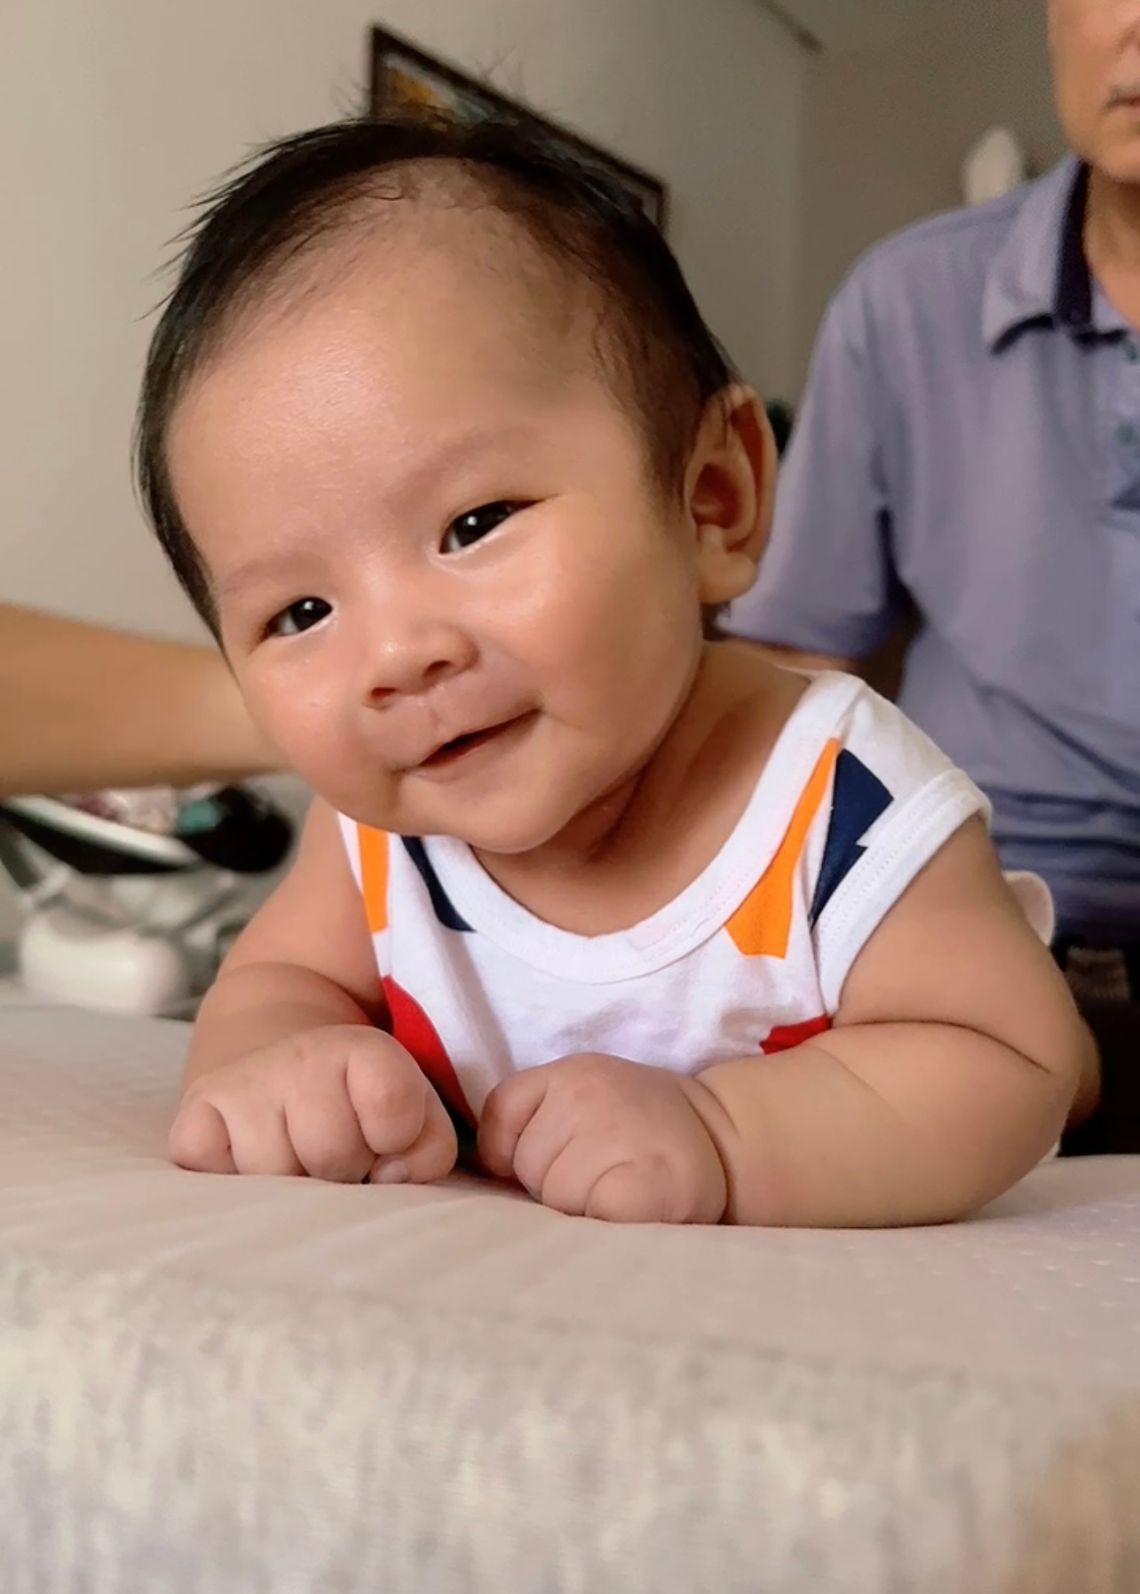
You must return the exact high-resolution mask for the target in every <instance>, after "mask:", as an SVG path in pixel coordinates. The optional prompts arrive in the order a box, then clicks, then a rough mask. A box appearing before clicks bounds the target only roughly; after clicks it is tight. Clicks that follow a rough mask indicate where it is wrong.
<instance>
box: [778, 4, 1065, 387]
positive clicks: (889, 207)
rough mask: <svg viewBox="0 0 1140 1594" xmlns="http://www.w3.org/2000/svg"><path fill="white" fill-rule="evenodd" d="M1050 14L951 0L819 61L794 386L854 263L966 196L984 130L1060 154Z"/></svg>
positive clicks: (1039, 7)
mask: <svg viewBox="0 0 1140 1594" xmlns="http://www.w3.org/2000/svg"><path fill="white" fill-rule="evenodd" d="M854 3H856V0H853V4H854ZM1044 17H1045V7H1044V5H1043V3H1042V0H954V3H953V4H952V5H946V6H945V7H944V13H943V15H942V16H941V18H940V19H939V20H938V21H937V22H936V23H933V24H930V25H927V26H926V27H924V28H922V29H920V30H918V31H915V32H913V33H908V34H906V35H904V36H902V37H900V38H898V39H897V40H895V41H894V42H893V43H892V44H891V45H890V46H889V47H886V48H876V49H862V50H851V51H844V52H838V53H825V54H822V55H818V56H815V57H813V58H812V61H811V65H810V70H809V73H808V78H807V89H806V94H805V119H804V141H803V146H802V149H803V162H804V164H803V170H802V187H801V195H802V210H801V231H800V234H799V240H798V242H799V249H798V253H799V256H800V260H801V274H800V289H799V294H800V297H799V306H798V335H797V355H796V362H795V364H796V383H797V385H798V381H799V380H800V379H801V378H802V373H803V372H804V371H805V369H806V364H807V358H808V354H809V352H810V349H811V344H812V341H813V339H814V336H815V330H816V327H817V325H818V321H819V317H820V315H821V313H822V311H823V309H824V307H825V305H826V304H827V301H828V299H829V298H830V297H831V294H832V293H833V292H834V291H835V288H836V287H837V286H838V284H839V282H840V281H841V280H842V278H843V276H844V274H845V273H846V271H847V270H848V268H849V267H850V266H851V264H852V263H853V262H854V261H855V259H856V258H857V257H858V256H859V255H860V254H861V253H862V252H863V251H864V250H865V249H866V248H868V247H869V246H870V245H871V244H873V243H875V242H876V241H877V240H878V239H880V238H883V237H885V236H886V235H887V234H888V233H891V232H894V231H896V230H897V229H898V228H900V227H903V226H906V225H907V224H908V223H909V222H912V221H916V220H918V219H919V218H920V217H922V216H927V215H931V214H933V213H934V212H935V211H938V210H945V209H949V208H950V207H952V206H954V205H958V204H960V203H961V187H960V181H959V174H960V169H961V165H962V161H963V159H964V157H965V154H966V151H967V150H968V149H969V147H970V145H971V144H972V143H973V141H974V140H975V139H976V138H977V137H978V136H979V135H980V134H981V133H983V132H984V131H985V130H986V128H987V127H990V126H992V125H993V124H994V123H995V122H1005V123H1006V124H1008V125H1009V126H1010V127H1012V128H1013V129H1014V130H1015V131H1017V132H1018V133H1019V134H1020V136H1021V137H1022V139H1023V141H1024V142H1025V143H1026V146H1027V148H1028V150H1029V152H1030V154H1031V156H1032V157H1033V163H1034V166H1035V168H1036V170H1038V171H1042V170H1044V169H1045V168H1046V167H1048V166H1049V165H1051V164H1052V162H1053V161H1055V160H1056V159H1057V158H1058V157H1059V155H1060V153H1061V151H1062V148H1063V141H1062V138H1061V134H1060V130H1059V128H1058V127H1057V124H1056V120H1055V118H1054V115H1053V101H1052V94H1051V88H1050V78H1049V68H1048V62H1047V58H1046V51H1045V21H1044Z"/></svg>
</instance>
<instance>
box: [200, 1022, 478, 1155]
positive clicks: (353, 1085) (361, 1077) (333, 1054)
mask: <svg viewBox="0 0 1140 1594" xmlns="http://www.w3.org/2000/svg"><path fill="white" fill-rule="evenodd" d="M169 1149H170V1156H171V1158H172V1159H173V1161H175V1162H177V1163H179V1164H180V1165H181V1166H182V1167H183V1168H192V1169H194V1170H196V1171H198V1172H202V1173H262V1174H309V1175H311V1176H312V1177H313V1178H314V1179H329V1180H333V1181H336V1182H337V1183H342V1184H344V1183H349V1184H360V1183H361V1182H363V1181H364V1180H369V1179H370V1180H372V1181H373V1182H375V1183H380V1184H395V1183H403V1182H408V1183H414V1184H427V1183H430V1182H431V1181H432V1180H434V1179H442V1178H443V1177H444V1176H445V1175H446V1174H448V1173H450V1172H451V1170H452V1168H453V1167H454V1166H455V1158H456V1140H455V1130H454V1128H453V1127H452V1123H451V1120H450V1118H449V1117H448V1116H447V1112H446V1111H445V1109H444V1106H443V1103H442V1102H441V1101H440V1099H439V1097H438V1096H437V1095H436V1093H435V1091H434V1090H433V1089H432V1087H431V1085H430V1084H429V1083H428V1081H427V1080H426V1079H425V1078H424V1076H423V1074H422V1072H421V1071H420V1068H419V1065H418V1064H417V1063H416V1062H415V1060H414V1058H412V1057H411V1056H410V1055H409V1053H408V1052H406V1051H405V1050H404V1048H403V1047H402V1046H400V1045H399V1044H398V1043H397V1042H396V1041H394V1040H393V1039H392V1037H391V1036H390V1035H386V1034H384V1033H383V1031H381V1030H376V1029H370V1028H368V1027H367V1026H365V1025H356V1024H331V1025H327V1026H325V1027H323V1028H320V1029H312V1030H305V1031H304V1032H303V1033H301V1034H299V1035H292V1036H290V1037H289V1038H288V1039H286V1040H279V1041H274V1042H273V1043H272V1044H271V1045H269V1046H265V1047H262V1048H261V1049H260V1050H259V1051H256V1052H251V1053H250V1055H249V1056H248V1057H243V1058H240V1059H238V1060H237V1061H235V1062H231V1063H226V1064H225V1065H224V1066H223V1067H221V1068H218V1069H215V1070H214V1071H213V1072H211V1073H207V1074H203V1075H200V1076H199V1077H198V1078H197V1079H196V1080H194V1081H193V1083H192V1084H191V1085H190V1086H189V1087H188V1089H187V1091H186V1094H185V1095H184V1097H183V1099H182V1103H181V1105H180V1107H179V1109H178V1115H177V1117H176V1118H175V1120H174V1123H173V1125H172V1127H171V1130H170V1141H169Z"/></svg>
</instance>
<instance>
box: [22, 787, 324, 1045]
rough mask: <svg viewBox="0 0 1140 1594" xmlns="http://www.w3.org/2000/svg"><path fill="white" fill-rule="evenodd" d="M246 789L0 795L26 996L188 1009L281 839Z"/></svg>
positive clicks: (136, 1008)
mask: <svg viewBox="0 0 1140 1594" xmlns="http://www.w3.org/2000/svg"><path fill="white" fill-rule="evenodd" d="M292 835H293V829H292V825H291V823H290V821H289V820H288V819H287V818H286V817H285V816H284V814H282V813H281V812H280V811H279V810H278V809H277V808H276V807H274V806H273V805H271V804H270V803H269V802H267V801H266V800H265V798H264V797H263V796H261V795H260V794H259V793H258V792H256V791H255V790H253V789H251V788H249V787H235V786H203V787H198V788H194V789H191V790H189V791H186V792H176V791H174V790H173V789H171V788H169V787H160V788H154V789H150V790H146V791H132V792H123V791H115V790H109V791H103V792H96V793H91V794H88V795H85V796H83V797H76V798H72V799H69V800H62V799H55V798H49V797H12V798H8V799H7V800H6V801H4V802H0V868H2V869H3V870H4V871H5V873H6V874H7V875H8V877H9V879H10V880H11V882H12V884H13V885H14V887H15V889H16V891H17V893H18V896H19V902H20V906H21V909H22V913H21V918H22V921H23V922H22V925H21V927H20V930H19V933H18V935H17V939H16V959H15V962H16V978H17V981H18V983H19V986H20V987H22V989H23V990H24V991H25V992H26V993H27V994H28V996H29V997H42V998H46V999H48V1000H50V1001H58V1002H65V1003H73V1004H75V1005H78V1006H83V1007H95V1008H106V1009H111V1010H115V1011H119V1012H129V1013H148V1014H165V1015H167V1016H183V1015H188V1014H189V1013H190V1012H191V1011H192V1010H193V1007H194V1005H195V1003H196V1000H197V997H198V996H199V994H200V993H201V992H202V991H203V990H204V989H205V987H206V985H207V984H208V983H209V982H210V980H211V979H212V978H213V975H214V973H215V971H216V969H217V965H218V963H219V962H220V961H221V958H222V957H223V956H224V955H225V952H226V950H227V948H228V946H229V944H230V943H231V941H232V940H233V938H234V936H235V935H236V933H237V932H238V931H239V930H240V928H241V927H242V925H243V924H244V923H245V921H246V920H247V919H248V917H249V915H250V913H251V912H252V910H253V907H254V906H255V904H256V901H257V900H258V899H259V898H260V896H261V895H263V894H264V892H263V891H258V890H256V889H254V890H251V889H250V888H251V885H253V886H254V887H255V888H256V885H257V884H258V883H259V880H260V877H263V876H265V875H266V874H269V873H270V872H271V871H274V870H276V869H277V868H278V867H279V866H280V865H281V863H282V862H283V861H284V859H285V857H286V854H287V853H288V851H289V847H290V845H291V842H292Z"/></svg>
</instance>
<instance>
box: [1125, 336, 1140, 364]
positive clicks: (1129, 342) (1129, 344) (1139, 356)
mask: <svg viewBox="0 0 1140 1594" xmlns="http://www.w3.org/2000/svg"><path fill="white" fill-rule="evenodd" d="M1124 358H1125V359H1126V360H1127V361H1128V363H1129V365H1135V364H1136V361H1137V360H1140V349H1138V348H1137V347H1136V340H1135V339H1134V338H1125V340H1124Z"/></svg>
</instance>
